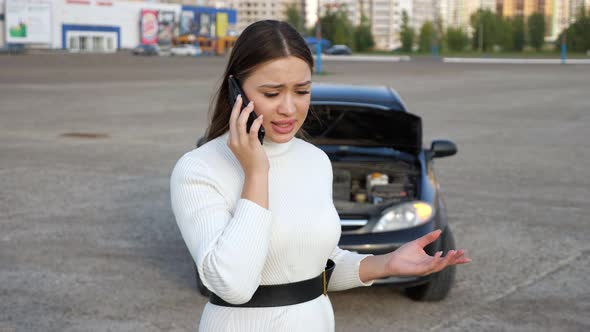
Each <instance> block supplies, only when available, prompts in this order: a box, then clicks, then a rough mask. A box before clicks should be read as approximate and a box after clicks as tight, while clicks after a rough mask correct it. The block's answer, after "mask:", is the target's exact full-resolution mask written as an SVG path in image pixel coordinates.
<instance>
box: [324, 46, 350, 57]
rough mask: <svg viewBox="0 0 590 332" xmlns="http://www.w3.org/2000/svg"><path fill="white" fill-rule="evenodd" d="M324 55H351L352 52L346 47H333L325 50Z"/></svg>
mask: <svg viewBox="0 0 590 332" xmlns="http://www.w3.org/2000/svg"><path fill="white" fill-rule="evenodd" d="M325 53H326V54H330V55H351V54H352V50H351V49H350V47H348V46H346V45H334V46H332V47H330V48H329V49H327V50H326V52H325Z"/></svg>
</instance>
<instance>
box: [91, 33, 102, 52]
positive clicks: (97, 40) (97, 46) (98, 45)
mask: <svg viewBox="0 0 590 332" xmlns="http://www.w3.org/2000/svg"><path fill="white" fill-rule="evenodd" d="M92 50H93V51H99V52H102V51H104V47H103V39H102V37H98V36H94V37H92Z"/></svg>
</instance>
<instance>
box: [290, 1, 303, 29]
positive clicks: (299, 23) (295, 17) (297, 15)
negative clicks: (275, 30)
mask: <svg viewBox="0 0 590 332" xmlns="http://www.w3.org/2000/svg"><path fill="white" fill-rule="evenodd" d="M285 17H286V18H287V23H289V24H291V25H292V26H293V27H294V28H295V30H297V31H299V33H305V18H304V17H303V15H301V9H300V8H299V6H298V5H297V4H295V3H291V4H288V5H287V7H286V8H285Z"/></svg>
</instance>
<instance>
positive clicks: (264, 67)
mask: <svg viewBox="0 0 590 332" xmlns="http://www.w3.org/2000/svg"><path fill="white" fill-rule="evenodd" d="M242 89H243V90H244V93H245V94H246V96H248V99H250V100H252V101H253V102H254V111H255V112H256V114H258V115H260V114H262V115H264V120H263V123H262V126H263V127H264V130H265V131H266V137H268V138H270V139H271V140H272V141H273V142H276V143H285V142H288V141H289V140H291V139H292V138H293V137H294V136H295V133H297V131H298V130H299V128H301V126H302V125H303V122H304V121H305V118H306V116H307V111H308V109H309V102H310V98H311V95H310V92H311V69H310V68H309V66H308V65H307V63H306V62H305V61H303V60H301V59H299V58H297V57H294V56H288V57H284V58H280V59H276V60H272V61H269V62H266V63H263V64H261V65H259V66H258V67H257V68H256V69H255V70H254V72H253V73H252V74H251V75H250V76H248V78H246V80H245V81H244V82H243V83H242Z"/></svg>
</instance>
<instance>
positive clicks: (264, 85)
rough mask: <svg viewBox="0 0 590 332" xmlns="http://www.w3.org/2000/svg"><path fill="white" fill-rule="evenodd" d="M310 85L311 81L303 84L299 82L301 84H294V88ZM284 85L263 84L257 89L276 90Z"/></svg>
mask: <svg viewBox="0 0 590 332" xmlns="http://www.w3.org/2000/svg"><path fill="white" fill-rule="evenodd" d="M308 84H311V81H305V82H301V83H297V84H295V86H297V87H299V86H305V85H308ZM284 86H285V85H284V84H263V85H260V86H259V88H272V89H278V88H282V87H284Z"/></svg>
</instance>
